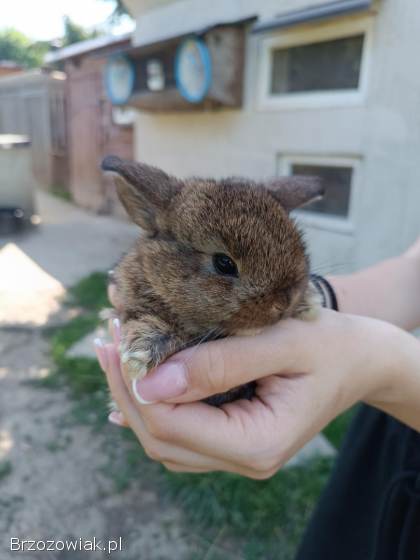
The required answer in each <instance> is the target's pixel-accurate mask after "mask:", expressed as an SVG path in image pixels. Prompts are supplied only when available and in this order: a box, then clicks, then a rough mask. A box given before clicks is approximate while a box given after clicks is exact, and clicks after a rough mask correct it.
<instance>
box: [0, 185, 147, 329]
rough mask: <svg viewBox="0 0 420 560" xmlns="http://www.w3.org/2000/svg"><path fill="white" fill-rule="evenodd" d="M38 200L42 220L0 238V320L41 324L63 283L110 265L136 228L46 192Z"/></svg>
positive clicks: (5, 323) (53, 306)
mask: <svg viewBox="0 0 420 560" xmlns="http://www.w3.org/2000/svg"><path fill="white" fill-rule="evenodd" d="M37 204H38V210H39V214H40V216H41V219H42V223H41V225H39V226H37V228H35V229H34V230H33V231H28V232H26V233H24V234H22V235H15V236H12V237H9V238H3V239H0V270H1V274H0V326H12V325H13V326H16V325H19V326H31V325H32V326H41V325H45V324H46V323H47V322H48V321H49V319H50V318H51V317H52V316H53V315H55V314H56V312H57V311H58V309H59V304H58V300H59V299H60V297H61V296H62V295H63V294H64V292H65V288H66V287H68V286H70V285H72V284H74V283H75V282H77V281H78V280H80V279H81V278H83V277H84V276H87V275H88V274H90V273H91V272H94V271H98V270H101V271H103V270H107V269H108V268H110V267H111V266H112V265H113V264H114V263H115V261H116V260H118V258H119V257H120V256H121V255H122V253H123V252H125V251H126V250H127V249H128V248H129V247H130V246H131V244H132V243H133V241H134V239H135V237H136V236H137V234H138V229H137V228H136V226H134V225H132V224H130V223H129V222H125V221H123V220H118V219H116V218H111V217H108V216H97V215H95V214H91V213H89V212H86V211H83V210H81V209H79V208H77V207H76V206H74V205H73V204H70V203H68V202H66V201H64V200H61V199H59V198H56V197H53V196H51V195H49V194H47V193H45V192H38V194H37ZM55 319H56V317H55Z"/></svg>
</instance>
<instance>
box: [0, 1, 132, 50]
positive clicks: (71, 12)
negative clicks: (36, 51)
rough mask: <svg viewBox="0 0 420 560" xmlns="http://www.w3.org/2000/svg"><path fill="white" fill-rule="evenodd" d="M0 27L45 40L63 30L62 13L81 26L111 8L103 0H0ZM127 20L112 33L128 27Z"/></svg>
mask: <svg viewBox="0 0 420 560" xmlns="http://www.w3.org/2000/svg"><path fill="white" fill-rule="evenodd" d="M0 5H1V6H0V29H2V28H7V27H14V28H15V29H17V30H18V31H21V32H22V33H24V34H25V35H28V36H29V37H30V38H31V39H34V40H48V39H55V38H57V37H60V36H61V35H62V34H63V16H64V15H68V16H70V18H71V19H72V20H73V21H75V22H76V23H78V24H79V25H82V26H83V27H87V28H93V27H95V26H97V25H99V24H101V23H103V22H104V21H105V20H106V18H107V16H109V14H110V13H111V12H112V11H113V3H112V2H109V1H108V2H106V1H105V0H8V1H6V0H0ZM132 26H133V24H132V23H131V22H128V21H125V22H122V24H121V25H119V26H118V27H117V28H115V29H114V30H113V32H114V33H124V32H126V31H131V29H132Z"/></svg>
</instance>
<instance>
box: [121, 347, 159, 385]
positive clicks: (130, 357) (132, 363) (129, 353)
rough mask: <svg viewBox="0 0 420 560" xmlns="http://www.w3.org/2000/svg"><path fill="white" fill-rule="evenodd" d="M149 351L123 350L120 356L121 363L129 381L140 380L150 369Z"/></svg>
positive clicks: (150, 356)
mask: <svg viewBox="0 0 420 560" xmlns="http://www.w3.org/2000/svg"><path fill="white" fill-rule="evenodd" d="M151 358H152V355H151V352H150V350H124V351H123V352H122V354H121V363H123V364H124V366H125V369H126V371H127V373H128V375H129V377H130V379H142V378H143V377H144V376H145V375H146V374H147V372H148V371H149V369H151V361H152V360H151Z"/></svg>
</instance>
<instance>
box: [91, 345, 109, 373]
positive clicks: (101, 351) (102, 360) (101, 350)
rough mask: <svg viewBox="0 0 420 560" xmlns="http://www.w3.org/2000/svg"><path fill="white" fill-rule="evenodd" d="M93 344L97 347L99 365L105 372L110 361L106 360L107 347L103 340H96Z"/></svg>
mask: <svg viewBox="0 0 420 560" xmlns="http://www.w3.org/2000/svg"><path fill="white" fill-rule="evenodd" d="M93 344H94V345H95V352H96V356H97V358H98V362H99V365H100V366H101V368H102V369H103V370H104V371H105V370H106V369H107V366H108V360H107V358H106V353H105V345H104V343H103V341H102V339H100V338H95V340H94V341H93Z"/></svg>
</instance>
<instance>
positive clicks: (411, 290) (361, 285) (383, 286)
mask: <svg viewBox="0 0 420 560" xmlns="http://www.w3.org/2000/svg"><path fill="white" fill-rule="evenodd" d="M329 281H330V282H331V284H332V285H333V287H334V290H335V292H336V295H337V299H338V304H339V309H340V311H342V312H343V313H353V314H355V315H365V316H368V317H374V318H376V319H381V320H383V321H388V322H390V323H393V324H394V325H397V326H399V327H401V328H403V329H405V330H412V329H414V328H416V327H418V326H420V295H419V294H420V237H419V238H418V240H417V241H416V243H415V244H414V245H413V246H412V247H411V248H410V249H409V250H408V251H407V252H405V253H403V254H402V255H401V256H398V257H395V258H392V259H389V260H386V261H383V262H380V263H378V264H375V265H373V266H371V267H369V268H366V269H364V270H361V271H360V272H356V273H354V274H350V275H346V276H334V277H331V278H329Z"/></svg>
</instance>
